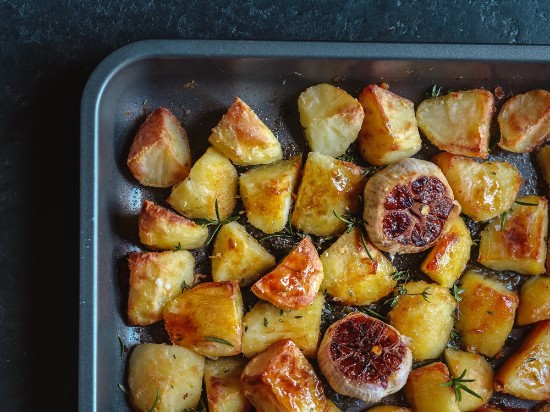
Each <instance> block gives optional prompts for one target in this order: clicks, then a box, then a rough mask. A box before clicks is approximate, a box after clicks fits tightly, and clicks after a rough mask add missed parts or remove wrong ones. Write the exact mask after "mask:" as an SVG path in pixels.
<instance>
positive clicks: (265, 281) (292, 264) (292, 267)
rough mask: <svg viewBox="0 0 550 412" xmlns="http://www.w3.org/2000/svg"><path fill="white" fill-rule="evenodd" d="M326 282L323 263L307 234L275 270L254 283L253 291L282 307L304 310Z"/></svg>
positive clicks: (261, 297)
mask: <svg viewBox="0 0 550 412" xmlns="http://www.w3.org/2000/svg"><path fill="white" fill-rule="evenodd" d="M322 281H323V265H322V264H321V261H320V260H319V255H318V254H317V250H315V246H314V245H313V243H311V239H310V238H309V237H308V236H306V237H304V238H303V239H302V240H301V241H300V243H298V245H296V247H294V249H292V250H291V251H290V253H289V254H288V255H287V256H286V257H285V258H284V259H283V260H282V261H281V263H279V264H278V265H277V267H276V268H275V269H273V270H272V271H271V272H269V273H268V274H267V275H265V276H263V277H262V278H261V279H260V280H258V281H257V282H256V283H254V285H252V292H253V293H254V294H255V295H256V296H258V297H259V298H260V299H263V300H266V301H268V302H271V303H272V304H273V305H275V306H277V307H278V308H280V309H293V310H295V309H303V308H305V307H306V306H308V305H309V304H311V302H313V300H314V299H315V297H316V296H317V293H318V292H319V287H320V286H321V282H322Z"/></svg>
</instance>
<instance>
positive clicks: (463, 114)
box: [416, 89, 495, 159]
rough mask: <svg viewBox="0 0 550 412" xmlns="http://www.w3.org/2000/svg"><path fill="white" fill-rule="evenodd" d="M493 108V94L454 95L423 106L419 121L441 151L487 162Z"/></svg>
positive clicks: (420, 106) (482, 91)
mask: <svg viewBox="0 0 550 412" xmlns="http://www.w3.org/2000/svg"><path fill="white" fill-rule="evenodd" d="M494 105H495V99H494V97H493V94H492V93H491V92H488V91H487V90H482V89H473V90H466V91H460V92H451V93H449V94H447V95H445V96H439V97H435V98H431V99H426V100H424V101H423V102H421V103H420V104H419V105H418V108H417V110H416V120H417V122H418V127H419V128H420V130H421V131H422V132H423V133H424V134H425V135H426V137H427V138H428V140H429V141H430V142H432V143H433V144H434V145H435V146H437V147H438V148H439V149H441V150H445V151H446V152H450V153H454V154H458V155H463V156H470V157H479V158H481V159H486V158H487V156H488V154H489V152H488V149H489V138H490V126H491V117H492V114H493V110H494Z"/></svg>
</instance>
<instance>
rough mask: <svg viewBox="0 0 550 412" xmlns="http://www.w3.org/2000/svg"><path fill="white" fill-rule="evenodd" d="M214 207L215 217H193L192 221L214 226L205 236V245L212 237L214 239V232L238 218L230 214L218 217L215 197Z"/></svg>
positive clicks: (218, 212)
mask: <svg viewBox="0 0 550 412" xmlns="http://www.w3.org/2000/svg"><path fill="white" fill-rule="evenodd" d="M214 208H215V210H216V219H210V218H207V217H205V218H197V219H193V221H194V222H195V223H197V224H199V225H203V226H206V227H210V226H214V230H213V231H212V233H210V235H208V237H207V238H206V242H205V244H204V245H205V246H208V245H209V244H210V242H212V239H214V236H216V233H218V230H220V228H221V227H222V226H223V225H227V224H228V223H231V222H234V221H235V220H237V219H239V216H230V217H228V218H227V219H224V220H222V219H221V218H220V211H219V209H218V199H216V203H215V204H214Z"/></svg>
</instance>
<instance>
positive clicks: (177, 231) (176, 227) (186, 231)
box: [138, 200, 208, 250]
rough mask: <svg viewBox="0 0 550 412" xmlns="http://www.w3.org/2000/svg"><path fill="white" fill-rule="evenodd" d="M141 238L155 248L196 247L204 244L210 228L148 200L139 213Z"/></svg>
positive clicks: (142, 241) (144, 242)
mask: <svg viewBox="0 0 550 412" xmlns="http://www.w3.org/2000/svg"><path fill="white" fill-rule="evenodd" d="M138 226H139V240H140V241H141V243H143V244H144V245H146V246H149V247H150V248H154V249H161V250H170V249H186V250H187V249H196V248H199V247H201V246H204V243H205V242H206V239H207V238H208V228H207V227H206V226H202V225H197V224H196V223H195V222H193V221H192V220H189V219H187V218H185V217H183V216H180V215H178V214H177V213H174V212H172V211H171V210H168V209H166V208H165V207H162V206H159V205H156V204H155V203H153V202H151V201H149V200H146V201H145V202H143V205H142V207H141V211H140V213H139V220H138Z"/></svg>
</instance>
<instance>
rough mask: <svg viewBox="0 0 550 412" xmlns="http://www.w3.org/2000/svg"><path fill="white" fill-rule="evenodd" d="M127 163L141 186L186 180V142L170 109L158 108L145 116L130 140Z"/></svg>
mask: <svg viewBox="0 0 550 412" xmlns="http://www.w3.org/2000/svg"><path fill="white" fill-rule="evenodd" d="M127 163H128V167H129V168H130V171H131V172H132V174H133V175H134V177H135V178H136V179H137V180H138V181H139V182H140V183H141V184H142V185H144V186H152V187H170V186H172V185H174V184H176V183H178V182H180V181H182V180H183V179H185V178H186V177H187V175H188V174H189V170H191V151H190V150H189V139H188V138H187V133H186V132H185V129H184V128H183V127H182V126H181V124H180V123H179V121H178V119H177V118H176V117H175V116H174V115H173V114H172V112H171V111H170V110H168V109H166V108H164V107H159V108H158V109H155V110H153V111H152V112H151V113H150V114H149V115H148V116H147V118H146V119H145V121H144V122H143V123H142V125H141V127H140V128H139V130H138V132H137V134H136V136H135V137H134V140H133V142H132V146H131V147H130V153H129V154H128V160H127Z"/></svg>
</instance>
